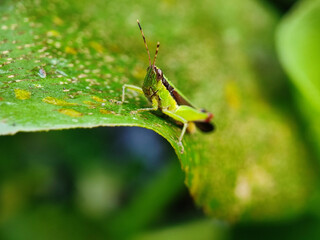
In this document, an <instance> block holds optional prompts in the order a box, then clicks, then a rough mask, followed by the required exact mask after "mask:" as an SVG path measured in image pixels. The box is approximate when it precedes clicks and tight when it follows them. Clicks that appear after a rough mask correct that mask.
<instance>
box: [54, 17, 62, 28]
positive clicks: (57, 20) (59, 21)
mask: <svg viewBox="0 0 320 240" xmlns="http://www.w3.org/2000/svg"><path fill="white" fill-rule="evenodd" d="M52 21H53V23H54V24H55V25H58V26H61V25H63V20H62V19H61V18H59V17H57V16H54V17H53V19H52Z"/></svg>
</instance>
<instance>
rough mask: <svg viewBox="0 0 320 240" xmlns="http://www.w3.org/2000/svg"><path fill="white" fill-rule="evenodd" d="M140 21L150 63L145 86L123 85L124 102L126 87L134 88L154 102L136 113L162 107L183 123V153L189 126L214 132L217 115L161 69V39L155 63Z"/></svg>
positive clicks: (162, 109)
mask: <svg viewBox="0 0 320 240" xmlns="http://www.w3.org/2000/svg"><path fill="white" fill-rule="evenodd" d="M137 23H138V26H139V29H140V32H141V35H142V38H143V42H144V45H145V47H146V50H147V53H148V57H149V66H148V68H147V74H146V76H145V78H144V83H143V85H142V88H140V87H137V86H134V85H129V84H124V85H123V87H122V101H121V103H124V101H125V90H126V89H130V90H133V91H136V92H139V93H141V94H144V95H145V97H146V98H147V99H148V100H149V102H150V103H151V104H152V107H151V108H142V109H137V110H136V111H134V112H143V111H155V110H158V109H160V110H161V111H162V112H163V113H164V114H166V115H168V116H169V117H170V118H172V119H174V120H175V121H176V122H179V123H182V124H183V128H182V131H181V134H180V137H179V146H180V147H181V153H183V152H184V148H183V145H182V139H183V136H184V134H185V132H186V130H187V129H188V130H189V131H190V132H192V131H194V129H195V127H194V126H197V127H198V128H199V129H200V130H201V131H203V132H211V131H213V130H214V129H215V126H214V125H213V124H212V123H211V122H210V121H211V119H212V118H213V114H212V113H209V112H207V111H205V110H203V109H197V108H195V107H194V106H193V105H191V104H190V103H189V101H188V100H187V98H186V97H185V96H184V95H183V94H182V93H181V92H180V91H179V90H178V89H177V88H176V87H174V85H173V84H172V83H171V82H170V81H169V80H168V79H167V78H166V77H165V76H164V74H163V72H162V71H161V69H160V68H158V67H157V66H156V65H155V63H156V59H157V55H158V51H159V47H160V43H159V42H158V43H157V48H156V53H155V55H154V58H153V62H152V64H151V57H150V52H149V49H148V45H147V42H146V38H145V36H144V33H143V31H142V28H141V25H140V22H139V20H137Z"/></svg>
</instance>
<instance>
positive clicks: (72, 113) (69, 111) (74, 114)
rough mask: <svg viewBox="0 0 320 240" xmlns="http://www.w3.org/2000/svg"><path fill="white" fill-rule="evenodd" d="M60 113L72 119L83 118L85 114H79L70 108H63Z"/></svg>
mask: <svg viewBox="0 0 320 240" xmlns="http://www.w3.org/2000/svg"><path fill="white" fill-rule="evenodd" d="M58 112H60V113H62V114H65V115H68V116H70V117H81V116H83V114H82V113H81V112H78V111H76V110H73V109H68V108H61V109H59V110H58Z"/></svg>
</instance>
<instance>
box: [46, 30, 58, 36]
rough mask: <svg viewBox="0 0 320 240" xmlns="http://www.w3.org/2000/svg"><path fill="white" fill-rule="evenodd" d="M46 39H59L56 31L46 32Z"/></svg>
mask: <svg viewBox="0 0 320 240" xmlns="http://www.w3.org/2000/svg"><path fill="white" fill-rule="evenodd" d="M47 36H48V37H59V36H60V33H59V32H58V31H56V30H50V31H48V32H47Z"/></svg>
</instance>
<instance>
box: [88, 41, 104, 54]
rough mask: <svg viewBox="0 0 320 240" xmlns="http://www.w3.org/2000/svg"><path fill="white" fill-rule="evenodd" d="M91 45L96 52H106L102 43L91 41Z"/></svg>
mask: <svg viewBox="0 0 320 240" xmlns="http://www.w3.org/2000/svg"><path fill="white" fill-rule="evenodd" d="M89 44H90V46H91V47H92V48H93V49H94V50H96V51H97V52H99V53H102V52H103V51H104V48H103V46H102V45H101V44H100V43H97V42H95V41H91V42H90V43H89Z"/></svg>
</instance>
